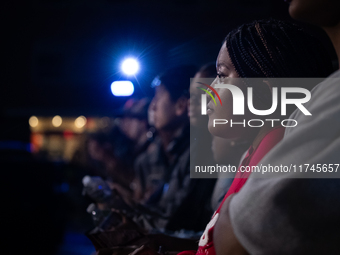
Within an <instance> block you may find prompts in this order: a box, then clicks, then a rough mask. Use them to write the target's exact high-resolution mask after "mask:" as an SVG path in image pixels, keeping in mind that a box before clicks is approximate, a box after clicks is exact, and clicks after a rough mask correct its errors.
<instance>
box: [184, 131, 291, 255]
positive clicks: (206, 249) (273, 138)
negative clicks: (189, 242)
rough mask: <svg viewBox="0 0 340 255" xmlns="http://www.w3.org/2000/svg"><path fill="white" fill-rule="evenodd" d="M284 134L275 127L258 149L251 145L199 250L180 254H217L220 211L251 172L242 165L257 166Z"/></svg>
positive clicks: (200, 242) (208, 227)
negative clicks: (214, 234) (216, 236)
mask: <svg viewBox="0 0 340 255" xmlns="http://www.w3.org/2000/svg"><path fill="white" fill-rule="evenodd" d="M283 135H284V128H283V127H281V126H280V127H275V128H273V129H272V130H270V131H269V132H268V133H267V134H266V135H265V137H264V138H263V139H262V141H261V142H260V144H259V146H257V148H256V150H254V149H253V147H252V146H251V147H250V148H249V150H248V152H247V155H246V156H245V158H244V159H243V161H242V164H241V165H240V167H239V168H238V171H237V173H236V176H235V179H234V181H233V183H232V184H231V186H230V188H229V190H228V192H227V194H226V195H225V197H224V199H223V201H222V202H221V204H220V206H219V208H218V209H217V210H216V212H215V213H214V215H213V216H212V218H211V220H210V222H209V224H208V225H207V227H206V229H205V231H204V233H203V234H202V236H201V239H200V241H199V244H198V245H199V246H198V250H197V252H196V251H183V252H180V253H179V254H178V255H203V254H204V255H215V248H214V242H213V231H214V226H215V223H216V221H217V219H218V216H219V212H220V210H221V207H222V205H223V203H224V201H225V200H226V199H227V198H228V197H229V196H230V195H231V194H233V193H237V192H239V191H240V189H241V188H242V186H243V185H244V184H245V183H246V181H247V179H248V177H249V175H250V172H249V173H247V172H243V173H242V172H240V169H241V167H245V166H250V167H251V166H256V165H257V164H258V163H259V162H260V161H261V159H262V158H263V157H264V156H265V155H266V154H267V153H268V152H269V151H270V150H271V149H272V148H273V147H274V146H275V145H276V144H277V143H278V142H280V141H281V140H282V138H283Z"/></svg>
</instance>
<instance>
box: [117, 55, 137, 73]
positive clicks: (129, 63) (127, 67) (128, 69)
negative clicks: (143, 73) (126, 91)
mask: <svg viewBox="0 0 340 255" xmlns="http://www.w3.org/2000/svg"><path fill="white" fill-rule="evenodd" d="M121 67H122V71H123V72H124V73H125V74H127V75H135V74H136V73H137V72H138V70H139V64H138V62H137V60H136V59H134V58H127V59H125V60H124V61H123V63H122V66H121Z"/></svg>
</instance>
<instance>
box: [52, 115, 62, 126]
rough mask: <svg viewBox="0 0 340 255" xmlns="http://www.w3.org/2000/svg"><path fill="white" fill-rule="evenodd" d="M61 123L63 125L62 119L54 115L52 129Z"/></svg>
mask: <svg viewBox="0 0 340 255" xmlns="http://www.w3.org/2000/svg"><path fill="white" fill-rule="evenodd" d="M61 123H63V119H62V118H61V117H60V116H59V115H56V116H54V117H53V119H52V125H53V126H54V127H60V126H61Z"/></svg>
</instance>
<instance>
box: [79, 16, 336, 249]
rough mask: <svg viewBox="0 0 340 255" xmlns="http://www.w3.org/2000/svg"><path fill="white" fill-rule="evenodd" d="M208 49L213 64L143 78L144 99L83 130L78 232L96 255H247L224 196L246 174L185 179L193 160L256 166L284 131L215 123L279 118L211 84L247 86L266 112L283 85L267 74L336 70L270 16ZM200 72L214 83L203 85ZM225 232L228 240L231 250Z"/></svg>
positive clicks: (299, 32)
mask: <svg viewBox="0 0 340 255" xmlns="http://www.w3.org/2000/svg"><path fill="white" fill-rule="evenodd" d="M216 57H217V58H216V64H215V63H213V64H206V65H204V66H202V67H201V68H197V67H195V66H191V65H179V66H176V67H173V68H170V69H167V70H165V71H164V72H163V73H161V74H160V75H158V76H157V77H156V78H155V79H154V80H153V82H152V84H151V86H152V87H153V88H154V89H155V95H154V97H153V98H152V99H147V98H142V99H131V100H129V101H127V103H126V104H125V106H124V108H123V109H122V111H121V114H120V116H119V122H117V124H116V126H115V127H114V128H113V129H112V130H110V131H109V132H105V133H101V134H96V135H93V136H91V137H89V140H88V143H87V148H88V153H89V156H90V157H91V158H92V159H93V160H94V161H95V162H96V164H97V166H98V168H97V171H94V172H93V174H91V175H89V176H85V177H84V179H83V184H84V194H85V195H86V196H88V197H90V198H91V199H92V201H93V203H92V204H91V205H90V206H89V207H88V212H89V213H90V214H91V215H92V217H93V219H94V228H93V229H92V230H91V231H89V232H88V233H87V234H86V235H87V236H88V237H89V238H90V240H91V241H92V243H93V244H94V246H95V248H96V250H97V252H98V254H129V253H133V254H163V253H164V252H168V253H173V254H178V253H179V254H181V255H185V254H248V253H252V252H251V251H249V250H247V249H246V248H244V247H243V246H242V245H241V244H239V243H238V242H237V239H236V238H235V237H234V239H233V238H232V237H233V235H234V234H233V232H232V231H231V230H230V227H228V221H227V219H226V217H228V216H227V215H228V212H227V211H228V208H227V207H228V206H229V202H230V200H231V199H232V197H233V195H234V194H236V193H238V192H239V191H240V190H241V189H242V187H243V186H244V185H245V184H246V183H247V181H248V177H249V176H250V173H244V172H240V171H237V172H236V173H235V176H229V177H228V178H223V176H220V175H219V174H216V175H213V176H212V177H214V178H191V173H192V171H194V169H192V167H193V166H194V165H203V164H208V165H214V164H215V165H216V163H218V164H220V165H235V166H237V167H238V168H240V167H241V166H243V167H245V166H256V165H258V164H259V162H260V161H261V160H262V159H263V158H264V157H265V156H266V155H267V154H268V153H269V152H270V151H271V150H272V149H273V148H274V147H275V146H276V145H277V144H279V143H280V141H281V140H282V139H284V133H285V128H284V127H283V126H282V125H280V123H281V122H280V121H277V122H275V124H273V123H271V122H264V125H262V126H260V127H249V126H247V127H244V126H242V125H234V126H230V125H215V124H214V119H227V120H230V119H233V120H234V121H235V122H238V123H240V122H242V121H243V120H244V119H245V120H250V119H260V120H264V119H266V118H267V119H268V118H270V119H277V120H281V119H282V118H283V116H281V115H280V111H279V109H278V110H277V111H275V112H273V113H272V114H271V115H270V116H257V115H255V114H253V113H252V112H250V111H248V110H247V109H246V110H245V113H244V115H241V116H240V115H233V111H232V109H233V105H234V104H233V94H232V93H231V91H230V90H228V89H222V88H221V87H220V86H219V85H218V84H223V83H224V84H233V85H234V86H235V87H237V88H238V89H239V90H241V91H242V92H244V93H245V92H246V91H247V88H249V87H251V88H252V89H253V105H254V108H255V109H259V110H266V109H269V108H271V105H272V92H273V88H277V87H278V88H280V86H283V85H282V84H280V83H279V82H278V83H275V80H273V79H269V78H300V77H304V78H306V77H308V78H320V77H321V78H325V77H327V76H328V75H330V74H331V73H332V71H334V70H333V67H332V62H331V59H330V58H329V56H328V53H327V51H326V50H325V49H324V47H323V45H322V44H321V43H320V42H319V41H318V39H317V38H315V37H314V36H312V35H310V34H309V33H308V32H306V31H305V30H304V29H302V28H301V27H300V26H298V25H296V24H294V23H292V22H288V21H278V20H274V19H271V20H258V21H254V22H252V23H248V24H244V25H242V26H240V27H238V28H236V29H235V30H233V31H231V32H230V33H229V34H228V35H227V36H226V38H225V40H224V41H223V43H222V46H221V49H220V51H219V53H216ZM208 78H214V81H213V82H212V83H211V84H205V81H206V79H208ZM251 78H257V79H256V80H254V79H251ZM190 79H191V80H190ZM190 81H191V82H190ZM202 81H203V82H202ZM315 85H317V84H308V86H306V87H305V89H308V90H312V89H313V87H314V86H315ZM197 87H203V88H204V90H203V89H198V88H197ZM212 92H214V93H213V94H214V96H215V97H214V98H212V99H210V101H209V100H208V102H207V106H208V110H207V115H204V114H203V115H202V114H201V111H202V106H201V98H203V97H202V95H203V94H205V93H207V94H209V95H210V94H211V93H212ZM207 98H209V96H208V97H207ZM219 101H221V103H219ZM216 102H217V103H216ZM294 110H295V109H290V112H287V116H289V115H290V114H291V113H292V112H293V111H294ZM285 118H286V117H285ZM98 169H100V170H98ZM213 233H214V235H213ZM224 240H229V241H228V242H229V243H230V244H233V243H234V248H233V250H232V252H230V248H228V247H226V246H225V242H224ZM228 252H230V253H228ZM257 254H262V253H257ZM263 254H265V253H263ZM301 254H303V253H301Z"/></svg>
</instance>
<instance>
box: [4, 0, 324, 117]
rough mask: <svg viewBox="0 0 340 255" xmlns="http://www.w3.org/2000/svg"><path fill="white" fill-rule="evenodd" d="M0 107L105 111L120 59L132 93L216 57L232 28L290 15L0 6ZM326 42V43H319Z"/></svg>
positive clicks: (227, 4) (248, 1)
mask: <svg viewBox="0 0 340 255" xmlns="http://www.w3.org/2000/svg"><path fill="white" fill-rule="evenodd" d="M2 5H3V7H2V9H3V12H4V13H3V15H2V17H3V18H4V22H3V23H2V24H3V27H4V30H3V32H2V36H1V37H2V42H3V43H4V46H3V48H2V53H3V54H2V59H3V64H4V65H3V68H2V73H3V75H2V78H1V80H2V81H1V87H2V90H1V106H2V109H3V113H5V114H6V115H27V116H30V115H50V116H52V115H54V114H60V115H73V116H77V115H80V114H82V115H111V114H112V113H113V112H114V110H115V109H117V108H118V107H120V106H121V105H122V104H123V103H124V101H125V100H126V99H127V98H117V97H114V96H113V95H112V94H111V91H110V85H111V83H112V82H113V81H114V80H117V79H120V78H122V79H124V78H126V77H124V76H123V75H122V74H121V72H120V63H121V61H122V59H123V58H124V57H125V56H129V55H131V56H135V57H138V59H139V61H140V63H141V70H140V72H139V73H138V75H137V77H136V78H137V80H138V82H137V81H136V80H135V78H133V79H132V81H133V82H134V84H135V96H143V95H151V93H152V91H151V89H150V83H151V81H152V79H153V78H154V77H155V75H157V74H158V73H159V72H161V71H163V70H164V69H165V68H168V67H170V66H173V65H176V64H183V63H190V64H195V65H197V66H200V65H202V64H205V63H207V62H211V61H215V59H216V56H217V54H218V51H219V48H220V46H221V42H222V40H223V39H224V37H225V36H226V35H227V33H228V32H229V31H230V30H231V29H233V28H235V27H237V26H238V25H240V24H242V23H244V22H248V21H252V20H254V19H260V18H269V17H274V18H280V19H289V15H288V5H287V4H286V3H284V2H283V1H282V0H278V1H273V0H256V1H254V0H224V1H223V0H210V1H207V0H181V1H180V0H165V1H156V0H140V1H138V0H125V1H113V0H59V1H58V0H44V1H37V0H33V1H11V2H9V3H6V4H2ZM325 42H326V44H327V43H328V41H327V40H325Z"/></svg>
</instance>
